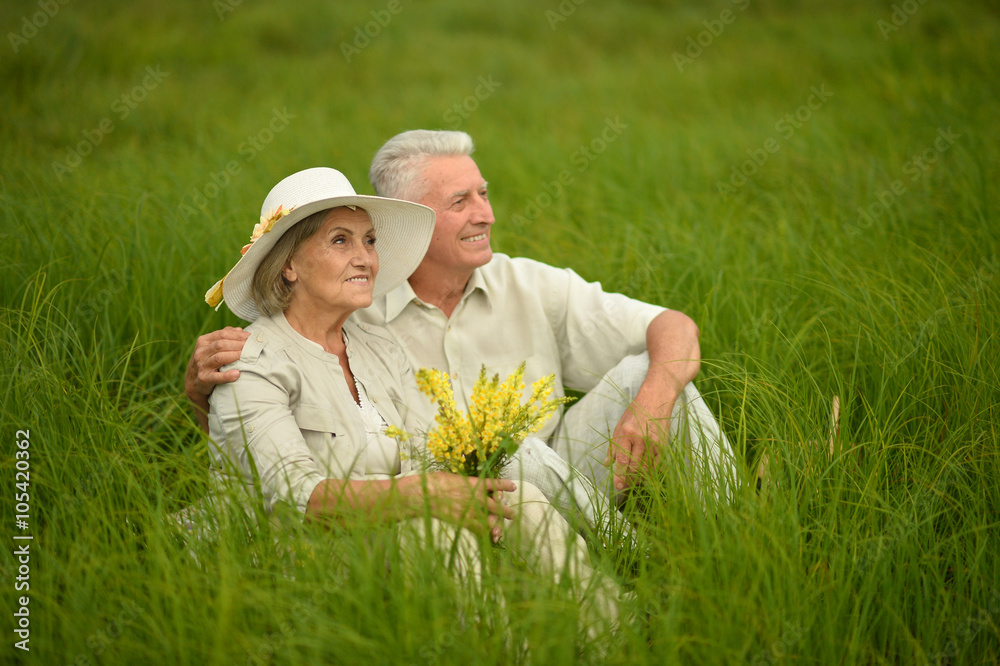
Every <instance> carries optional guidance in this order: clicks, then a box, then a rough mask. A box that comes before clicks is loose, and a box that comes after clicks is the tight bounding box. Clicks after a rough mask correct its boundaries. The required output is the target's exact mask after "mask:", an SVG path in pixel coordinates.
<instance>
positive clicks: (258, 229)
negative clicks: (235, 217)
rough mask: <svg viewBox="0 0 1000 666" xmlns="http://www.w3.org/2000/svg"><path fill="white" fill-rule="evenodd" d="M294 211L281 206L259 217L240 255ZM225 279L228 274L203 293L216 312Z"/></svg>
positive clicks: (291, 208) (220, 301)
mask: <svg viewBox="0 0 1000 666" xmlns="http://www.w3.org/2000/svg"><path fill="white" fill-rule="evenodd" d="M294 209H295V206H289V207H288V208H285V207H284V206H283V205H282V206H278V207H277V208H275V209H274V212H272V213H271V214H270V215H261V216H260V222H258V223H257V224H255V225H254V228H253V233H251V234H250V242H249V243H247V244H246V245H244V246H243V248H242V249H241V250H240V255H244V254H246V253H247V250H249V249H250V247H251V246H252V245H253V244H254V243H256V242H257V239H259V238H260V237H261V236H263V235H264V234H266V233H267V232H268V231H270V230H271V229H273V228H274V223H275V222H277V221H278V220H280V219H281V218H283V217H284V216H286V215H288V214H289V213H291V212H292V210H294ZM227 277H229V273H226V276H225V277H223V278H222V279H221V280H219V281H218V282H216V283H215V284H213V285H212V287H211V289H209V290H208V291H207V292H205V302H206V303H208V305H209V306H210V307H213V308H215V309H216V310H218V309H219V306H220V305H221V304H222V285H223V283H224V282H225V281H226V278H227Z"/></svg>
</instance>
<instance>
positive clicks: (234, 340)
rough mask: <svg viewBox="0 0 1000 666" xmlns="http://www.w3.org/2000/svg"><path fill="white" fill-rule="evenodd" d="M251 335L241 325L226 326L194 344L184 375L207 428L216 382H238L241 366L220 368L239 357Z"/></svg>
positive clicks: (185, 384)
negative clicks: (211, 398) (220, 370)
mask: <svg viewBox="0 0 1000 666" xmlns="http://www.w3.org/2000/svg"><path fill="white" fill-rule="evenodd" d="M249 337H250V334H249V333H247V332H246V331H244V330H243V329H242V328H236V327H233V326H227V327H226V328H224V329H222V330H221V331H213V332H211V333H206V334H205V335H203V336H201V337H199V338H198V342H197V343H196V344H195V347H194V353H193V354H192V355H191V360H190V361H189V362H188V367H187V373H185V375H184V393H185V394H186V395H187V397H188V400H190V401H191V402H192V403H193V404H194V406H195V413H196V414H197V416H198V422H199V423H200V424H201V427H202V429H203V430H205V431H207V430H208V396H209V395H211V394H212V390H213V389H214V388H215V387H216V386H217V385H219V384H226V383H228V382H235V381H236V380H237V379H238V378H239V376H240V371H239V370H228V371H226V372H219V368H221V367H222V366H224V365H227V364H229V363H234V362H235V361H238V360H239V359H240V353H241V352H242V351H243V345H244V344H245V343H246V341H247V338H249Z"/></svg>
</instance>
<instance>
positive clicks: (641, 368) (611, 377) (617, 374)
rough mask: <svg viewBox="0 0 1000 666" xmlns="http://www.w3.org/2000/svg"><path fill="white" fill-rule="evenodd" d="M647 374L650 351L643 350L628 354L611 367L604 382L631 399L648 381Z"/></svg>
mask: <svg viewBox="0 0 1000 666" xmlns="http://www.w3.org/2000/svg"><path fill="white" fill-rule="evenodd" d="M647 374H649V353H648V352H643V353H641V354H635V355H633V356H626V357H625V358H623V359H622V360H621V361H619V363H618V365H616V366H615V367H613V368H611V370H610V371H609V372H608V374H606V375H605V376H604V379H603V381H602V384H607V385H610V387H611V388H612V389H613V390H614V391H616V392H618V393H620V394H624V396H626V397H627V398H628V399H629V400H631V399H632V398H634V397H635V395H636V393H638V392H639V387H640V386H642V383H643V382H644V381H646V375H647Z"/></svg>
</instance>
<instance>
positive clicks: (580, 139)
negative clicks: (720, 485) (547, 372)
mask: <svg viewBox="0 0 1000 666" xmlns="http://www.w3.org/2000/svg"><path fill="white" fill-rule="evenodd" d="M95 4H97V5H99V6H94V5H95ZM118 5H119V3H84V2H73V1H72V0H70V1H65V0H48V1H46V0H42V1H41V2H37V1H35V2H26V1H21V0H16V1H11V2H6V3H5V4H4V8H3V10H2V13H0V16H2V19H0V26H2V28H3V31H2V32H3V34H5V35H6V37H5V39H4V43H3V44H2V45H0V81H2V82H3V85H2V88H0V102H2V104H0V107H2V111H0V117H2V118H3V122H2V126H0V155H2V158H3V161H2V164H3V168H2V175H0V241H2V243H3V247H4V250H3V252H2V258H0V294H2V298H0V331H2V332H0V384H2V385H3V386H4V387H5V388H4V391H3V392H2V393H0V423H2V426H3V429H2V437H3V441H4V443H3V445H2V446H3V449H2V450H3V452H4V453H3V457H2V461H0V472H2V473H0V480H2V484H3V489H2V491H0V495H2V497H3V501H2V503H0V524H2V530H0V532H2V533H3V535H4V539H5V540H6V544H5V546H4V548H3V549H4V550H5V552H7V553H8V554H7V555H4V556H3V557H0V567H2V569H3V581H4V584H3V585H4V589H3V591H2V593H0V610H2V616H3V618H4V620H3V623H2V626H3V636H4V637H5V638H4V641H3V644H2V645H0V659H2V660H3V661H5V662H6V661H8V660H9V659H16V660H20V661H23V662H24V663H39V664H43V663H44V664H74V665H82V664H110V663H172V664H173V663H176V664H258V663H267V664H296V663H344V664H354V663H370V664H382V663H385V664H389V663H392V664H396V663H403V664H418V665H430V664H435V663H527V661H528V659H529V657H528V656H527V655H526V654H525V652H524V649H525V646H528V649H530V661H531V663H535V664H549V663H569V662H573V661H582V662H593V663H604V662H606V663H630V664H632V663H636V664H639V663H649V664H662V663H692V664H734V663H752V664H763V663H789V664H792V663H794V664H806V663H810V664H832V663H837V664H840V663H843V664H853V663H865V664H919V663H955V664H962V663H970V664H979V663H992V664H996V663H998V662H1000V555H998V550H1000V514H998V512H997V507H998V506H1000V482H998V479H1000V455H998V447H997V441H998V435H1000V406H998V405H1000V376H998V373H1000V340H998V331H1000V321H998V308H997V306H998V300H1000V214H998V210H997V199H996V190H997V183H998V181H1000V140H998V138H1000V130H998V123H997V121H996V114H997V108H998V107H1000V86H998V85H997V82H996V72H997V70H998V67H1000V56H998V55H997V50H996V44H997V43H998V42H1000V11H998V9H997V8H996V6H994V5H992V4H988V3H981V2H973V1H971V0H958V1H955V2H943V1H940V0H930V1H924V0H906V1H905V2H902V1H901V2H896V3H892V2H889V0H885V1H884V2H863V1H859V2H854V3H828V2H819V1H818V0H799V1H794V0H738V1H730V0H713V1H712V2H707V3H702V2H693V1H685V2H681V1H678V2H669V1H667V0H661V1H656V0H645V1H643V2H640V1H638V0H637V1H634V2H621V3H601V2H597V1H596V0H590V1H589V2H587V1H584V0H573V1H572V2H571V1H570V0H563V2H562V3H561V4H560V3H558V2H556V0H552V1H551V2H546V3H542V4H537V3H531V2H528V1H526V0H516V1H515V2H510V3H505V4H503V5H492V4H486V5H483V6H481V7H476V6H473V5H471V4H468V3H458V2H427V3H415V2H411V1H410V0H387V1H385V2H378V1H377V2H374V3H371V4H366V3H361V2H354V1H344V2H336V3H333V2H325V3H321V2H314V1H311V0H310V1H306V2H301V3H292V4H291V5H290V6H288V7H284V8H280V9H279V8H278V7H277V5H272V4H265V3H250V2H241V0H215V1H214V2H213V3H209V2H202V3H179V2H166V3H154V2H149V1H147V0H139V1H138V2H134V3H128V4H127V5H122V6H118ZM842 5H843V6H842ZM413 128H448V129H463V130H465V131H468V132H470V133H471V134H472V135H473V137H474V138H475V140H476V142H477V146H478V152H477V153H476V159H477V161H478V163H479V165H480V167H481V169H482V172H483V174H484V175H485V177H486V178H487V179H489V180H490V182H491V198H492V200H493V205H494V210H495V212H496V215H497V220H498V223H497V225H496V227H495V230H494V238H495V242H494V249H495V250H498V251H502V252H506V253H509V254H512V255H526V256H531V257H533V258H536V259H540V260H542V261H546V262H549V263H552V264H555V265H560V266H570V267H572V268H574V269H575V270H577V271H578V272H579V273H581V274H582V275H583V276H585V277H586V278H588V279H594V280H601V281H602V282H603V284H604V285H605V286H606V287H607V288H609V289H613V290H618V291H623V292H626V293H628V294H630V295H633V296H636V297H638V298H642V299H644V300H647V301H650V302H655V303H660V304H663V305H666V306H668V307H671V308H675V309H679V310H682V311H684V312H686V313H688V314H690V315H691V316H692V317H693V318H694V319H695V321H697V322H698V324H699V326H700V328H701V344H702V353H703V356H704V362H703V366H702V373H701V377H700V379H699V380H698V383H699V387H700V388H701V390H702V393H704V394H705V395H706V397H707V399H708V400H709V402H710V404H711V406H712V407H713V409H714V410H715V411H716V413H718V414H719V415H720V418H721V421H722V423H723V427H724V428H725V429H726V431H727V432H728V433H729V435H730V438H731V439H732V441H733V443H734V446H735V447H736V448H737V449H738V451H739V453H740V454H741V455H742V456H744V458H745V460H746V468H745V469H744V470H743V471H744V472H745V478H744V484H743V487H742V488H741V489H740V490H739V492H737V494H736V496H735V498H734V499H733V501H732V503H729V504H725V505H715V504H714V503H709V504H710V505H709V506H707V507H703V505H702V503H701V502H699V501H697V500H695V499H692V496H691V494H690V492H689V489H688V488H687V487H685V486H684V485H683V484H682V483H678V482H677V481H676V479H675V475H672V474H671V472H672V470H671V469H669V467H668V468H665V469H664V470H662V472H663V473H662V475H660V478H659V479H658V482H657V483H654V484H652V486H651V489H650V491H649V493H648V495H647V496H645V497H642V498H639V499H640V500H641V503H642V505H643V507H642V508H643V509H644V510H643V511H642V512H640V511H638V508H639V507H630V509H629V515H630V516H631V517H632V518H633V519H635V520H636V521H637V522H638V526H639V527H638V528H639V533H640V538H641V542H642V544H643V545H644V547H646V548H648V551H649V553H650V556H649V557H648V558H643V557H638V556H637V555H636V554H635V553H632V552H627V551H623V550H620V549H601V548H597V547H595V549H594V556H595V559H597V560H599V561H601V562H603V564H604V565H605V566H607V567H609V568H615V569H617V571H618V572H619V576H620V579H621V581H622V583H623V585H624V586H625V587H626V588H628V589H630V590H634V591H635V599H634V602H630V604H631V605H632V606H634V608H631V613H632V615H634V617H632V618H631V619H629V620H628V621H627V622H625V623H624V625H623V627H622V628H621V629H620V630H619V631H618V632H617V633H616V634H615V635H614V636H613V637H610V639H609V637H607V636H601V637H598V639H596V640H595V639H592V638H588V637H586V636H578V635H577V631H576V614H577V608H576V607H575V605H574V604H573V603H572V600H571V599H570V598H569V597H568V596H567V594H566V593H565V591H564V590H562V589H560V588H559V587H557V586H556V585H554V584H551V583H547V582H546V581H544V580H539V579H537V578H534V577H532V576H530V575H528V574H526V573H525V572H524V571H522V570H521V568H519V567H515V566H505V567H501V568H499V569H498V570H497V571H496V572H495V573H493V574H491V575H490V576H489V577H488V579H487V583H488V584H489V585H490V586H491V587H494V588H495V589H499V590H502V591H503V594H504V596H505V597H506V599H507V602H506V610H500V609H498V608H497V606H496V605H495V604H493V605H491V604H488V603H486V602H480V604H479V606H478V608H473V609H471V610H470V609H468V608H466V609H465V610H464V611H462V610H461V609H462V606H463V604H467V603H468V602H467V600H466V596H467V595H465V594H464V593H463V591H462V590H461V589H459V586H458V584H457V583H455V582H453V581H451V580H450V579H449V578H447V577H446V576H443V575H442V574H441V573H440V571H439V570H438V569H437V568H436V563H435V561H434V558H432V557H428V558H426V561H421V562H419V563H418V564H417V565H416V566H414V567H412V569H413V573H414V575H415V576H416V584H414V581H413V580H409V581H408V580H404V579H403V576H402V573H401V570H402V569H403V567H401V566H395V567H392V571H391V573H386V567H385V563H386V562H387V561H388V562H389V563H390V564H392V563H396V564H397V565H398V563H399V560H398V557H399V555H398V553H396V552H395V551H394V548H393V547H392V545H391V544H392V539H391V538H390V534H388V533H387V532H386V530H384V529H382V528H373V527H361V526H353V527H352V528H351V529H343V530H339V531H336V532H335V533H333V534H331V533H330V532H329V531H322V530H315V529H302V530H290V531H289V533H288V534H287V535H283V536H282V538H281V539H280V543H279V545H278V546H275V545H274V540H273V539H272V538H271V536H270V535H268V534H262V533H259V532H258V531H252V532H251V533H250V534H247V533H246V532H245V531H244V530H241V529H240V527H239V525H238V524H236V523H233V524H231V525H228V526H227V527H226V529H225V530H224V533H223V536H222V538H221V539H220V540H219V541H218V542H211V543H200V544H193V545H192V546H190V548H189V547H187V546H185V545H183V544H182V543H179V542H178V541H177V540H176V539H175V538H174V537H173V535H172V533H171V531H170V530H169V529H167V528H166V527H165V526H164V523H163V519H164V516H165V515H167V514H168V513H170V512H172V511H176V510H178V509H180V508H182V507H184V506H186V505H187V504H188V503H189V502H191V501H193V500H196V499H197V498H198V497H200V496H201V495H202V494H203V493H204V492H205V488H206V484H205V479H204V476H205V469H206V467H207V447H206V441H205V438H204V436H203V435H202V434H201V433H200V432H199V430H198V428H197V426H196V424H195V422H194V420H193V418H192V416H191V414H190V410H189V409H188V407H187V405H186V400H185V399H184V397H183V394H182V380H183V372H184V367H185V364H186V362H187V359H188V357H189V355H190V353H191V350H192V348H193V343H194V340H195V338H196V337H197V336H198V335H199V334H201V333H203V332H207V331H209V330H213V329H216V328H219V327H221V326H223V325H226V324H238V323H239V322H238V321H237V319H236V318H235V317H234V316H233V315H231V314H230V313H228V312H227V311H225V309H224V308H223V310H222V311H220V312H218V313H217V312H213V311H212V310H211V309H210V308H208V307H207V306H205V305H204V303H203V301H202V295H203V294H204V292H205V290H206V289H207V288H208V287H209V286H210V285H211V284H212V283H213V282H214V281H215V280H217V279H218V278H219V277H220V276H221V275H222V274H224V272H225V270H227V268H228V267H229V266H231V265H232V263H233V262H234V261H235V259H236V257H237V255H236V250H237V249H238V248H239V247H240V246H241V245H242V244H243V243H244V242H245V237H246V236H247V235H248V234H249V232H250V230H251V228H252V226H253V224H254V223H255V222H256V218H257V215H258V211H259V206H260V202H261V201H262V200H263V197H264V195H265V194H266V192H267V191H268V189H269V188H270V187H271V186H272V185H273V184H274V183H276V182H277V181H278V180H279V179H280V178H282V177H284V176H285V175H287V174H289V173H291V172H293V171H296V170H299V169H302V168H306V167H310V166H317V165H327V166H333V167H336V168H338V169H341V170H342V171H344V172H345V173H346V174H347V175H348V177H349V178H350V179H351V180H352V182H353V183H354V184H355V185H356V186H357V187H358V189H359V190H360V191H362V192H365V193H370V187H369V186H368V184H367V178H366V174H367V167H368V164H369V162H370V159H371V157H372V155H373V154H374V152H375V151H376V150H377V149H378V147H379V146H380V145H381V144H382V143H383V142H384V141H385V140H386V139H387V138H389V137H390V136H392V135H394V134H396V133H397V132H400V131H403V130H406V129H413ZM833 395H838V396H840V399H841V403H842V412H843V415H842V424H841V430H840V434H839V436H838V437H836V438H835V442H834V444H835V452H834V455H833V456H832V457H831V456H829V455H825V454H823V453H822V452H821V451H817V450H816V449H814V448H811V447H807V446H802V445H801V444H800V442H803V441H806V440H817V439H824V438H826V437H827V436H828V430H829V409H830V407H829V401H830V398H831V397H832V396H833ZM21 431H27V434H25V433H22V432H21ZM18 441H28V442H29V444H28V445H27V447H28V448H27V449H26V450H27V451H28V452H29V453H30V458H28V459H27V460H25V458H24V457H23V456H22V457H21V458H15V452H16V451H18V450H24V449H17V442H18ZM765 453H766V454H767V455H768V456H769V457H770V459H771V474H770V478H769V481H768V482H767V483H766V484H764V485H763V487H761V488H760V489H759V490H758V489H757V488H756V483H755V471H756V464H757V461H758V459H759V458H760V456H761V455H762V454H765ZM19 460H20V461H21V468H24V466H25V463H27V465H29V466H30V469H29V470H28V471H29V472H30V481H29V482H28V483H29V484H30V485H28V486H23V487H22V488H21V489H18V488H17V487H16V485H15V484H16V483H17V482H23V481H22V479H17V478H16V476H15V475H16V472H17V471H18V469H19V468H18V464H19V463H18V461H19ZM24 490H27V491H28V494H29V496H30V499H29V504H30V512H29V516H30V517H29V519H28V521H27V522H28V527H27V529H18V528H17V527H16V522H15V514H16V513H20V510H18V509H17V508H16V505H15V501H14V499H15V494H16V493H20V492H23V491H24ZM22 508H23V507H22ZM16 535H18V536H25V535H31V536H32V537H33V540H31V541H27V540H14V538H13V537H14V536H16ZM24 544H29V552H30V556H29V557H28V558H27V559H28V563H27V564H26V565H24V566H27V571H28V573H25V570H24V569H23V568H22V569H20V571H19V569H18V567H19V566H21V565H22V564H23V562H19V561H18V559H17V557H12V556H11V555H10V554H9V553H11V552H12V551H14V550H15V549H17V548H21V547H23V546H24ZM289 548H293V549H294V550H295V552H296V553H298V554H299V557H297V559H296V564H295V565H294V567H293V569H294V571H290V570H289V563H288V562H289V560H288V556H287V550H288V549H289ZM192 556H193V557H192ZM332 562H336V564H331V563H332ZM18 576H21V577H22V578H23V579H24V581H23V582H25V583H29V584H30V590H29V591H17V588H16V585H19V584H18V583H17V582H16V581H17V577H18ZM25 595H28V596H29V597H30V602H29V604H28V606H27V607H28V609H29V612H30V643H29V644H28V645H29V646H30V652H23V651H21V650H19V649H16V648H15V647H14V643H15V641H18V640H20V638H19V637H18V636H17V634H16V633H13V632H12V631H11V630H12V629H14V628H16V627H17V621H18V618H15V617H14V616H13V614H14V613H15V611H18V609H19V608H21V606H22V604H21V603H20V601H19V598H20V597H21V596H25ZM470 613H472V615H470ZM475 615H478V616H479V618H480V619H481V621H480V622H471V621H460V620H457V619H456V618H459V617H466V618H468V617H473V616H475ZM498 626H499V627H501V629H499V630H498V629H497V627H498ZM502 627H506V630H504V629H502ZM609 641H610V642H609Z"/></svg>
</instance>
